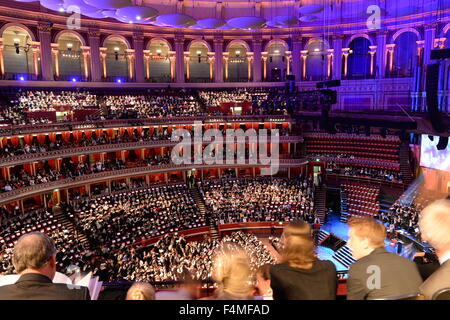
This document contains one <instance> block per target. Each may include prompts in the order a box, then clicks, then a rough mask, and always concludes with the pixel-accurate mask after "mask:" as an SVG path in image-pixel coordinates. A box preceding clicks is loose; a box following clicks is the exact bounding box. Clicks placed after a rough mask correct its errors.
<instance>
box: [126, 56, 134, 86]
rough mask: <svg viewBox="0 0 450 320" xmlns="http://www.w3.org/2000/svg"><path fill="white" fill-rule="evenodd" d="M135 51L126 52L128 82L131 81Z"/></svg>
mask: <svg viewBox="0 0 450 320" xmlns="http://www.w3.org/2000/svg"><path fill="white" fill-rule="evenodd" d="M135 53H136V52H135V51H134V50H133V49H127V50H126V54H127V62H128V79H129V80H133V78H134V77H133V76H134V74H133V69H134V68H133V64H135V63H134V62H135V60H136V59H135V56H134V55H135Z"/></svg>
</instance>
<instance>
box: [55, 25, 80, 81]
mask: <svg viewBox="0 0 450 320" xmlns="http://www.w3.org/2000/svg"><path fill="white" fill-rule="evenodd" d="M57 41H58V48H57V50H58V63H55V61H53V68H54V73H55V75H56V79H57V80H66V81H74V80H75V81H80V80H87V79H85V74H84V71H83V70H84V59H83V52H82V49H81V47H82V46H83V44H82V42H81V41H80V39H79V38H78V37H77V36H76V35H74V34H71V33H64V34H62V35H61V36H60V37H59V38H58V40H57ZM54 59H55V56H53V60H54ZM87 67H89V66H87Z"/></svg>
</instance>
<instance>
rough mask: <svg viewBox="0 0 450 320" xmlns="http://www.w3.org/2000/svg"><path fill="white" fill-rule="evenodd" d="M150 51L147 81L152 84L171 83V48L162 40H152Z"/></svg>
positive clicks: (149, 46)
mask: <svg viewBox="0 0 450 320" xmlns="http://www.w3.org/2000/svg"><path fill="white" fill-rule="evenodd" d="M148 50H149V57H148V59H149V60H148V73H147V75H146V76H147V79H149V81H150V82H171V81H172V79H171V71H170V68H171V65H170V58H169V51H170V47H169V46H168V44H167V43H166V42H165V41H162V40H152V41H150V43H149V45H148ZM173 68H174V67H173Z"/></svg>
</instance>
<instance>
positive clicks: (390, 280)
mask: <svg viewBox="0 0 450 320" xmlns="http://www.w3.org/2000/svg"><path fill="white" fill-rule="evenodd" d="M349 225H350V231H349V237H350V239H349V242H348V246H349V247H350V249H351V250H352V254H353V257H354V258H355V259H356V260H357V261H356V262H355V263H353V264H352V265H351V266H350V269H349V276H348V281H347V299H348V300H365V299H367V300H374V299H393V298H396V297H402V296H406V295H414V294H418V293H419V286H420V285H421V283H422V278H421V276H420V274H419V271H418V269H417V267H416V265H415V263H414V262H412V261H410V260H408V259H406V258H403V257H401V256H399V255H397V254H395V253H390V252H388V251H386V249H385V247H384V240H385V238H386V228H385V227H384V226H383V225H382V224H380V223H378V222H377V221H376V220H375V219H373V218H352V219H350V220H349Z"/></svg>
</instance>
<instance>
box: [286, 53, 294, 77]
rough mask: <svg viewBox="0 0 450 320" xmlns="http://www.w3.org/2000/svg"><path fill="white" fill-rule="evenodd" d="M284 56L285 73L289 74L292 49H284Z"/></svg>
mask: <svg viewBox="0 0 450 320" xmlns="http://www.w3.org/2000/svg"><path fill="white" fill-rule="evenodd" d="M285 54H286V56H285V58H286V74H291V59H292V51H285Z"/></svg>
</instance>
